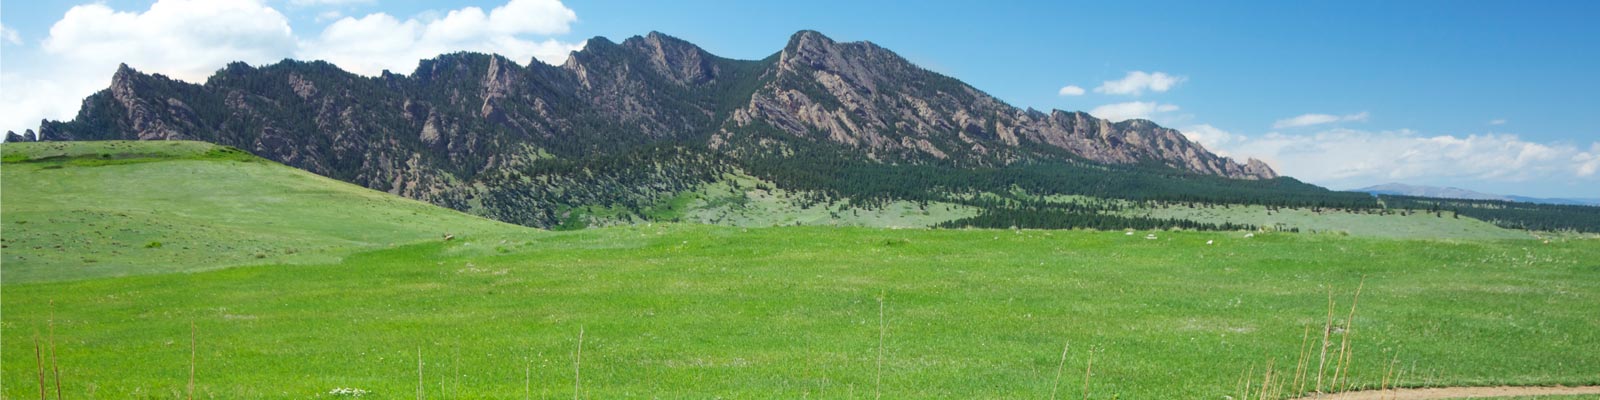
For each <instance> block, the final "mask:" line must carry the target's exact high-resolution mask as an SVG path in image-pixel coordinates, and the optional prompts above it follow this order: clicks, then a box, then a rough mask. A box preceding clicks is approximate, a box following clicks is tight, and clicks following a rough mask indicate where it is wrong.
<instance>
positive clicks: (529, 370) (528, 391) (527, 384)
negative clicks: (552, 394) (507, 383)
mask: <svg viewBox="0 0 1600 400" xmlns="http://www.w3.org/2000/svg"><path fill="white" fill-rule="evenodd" d="M532 398H533V360H527V361H524V364H523V365H522V400H528V399H532Z"/></svg>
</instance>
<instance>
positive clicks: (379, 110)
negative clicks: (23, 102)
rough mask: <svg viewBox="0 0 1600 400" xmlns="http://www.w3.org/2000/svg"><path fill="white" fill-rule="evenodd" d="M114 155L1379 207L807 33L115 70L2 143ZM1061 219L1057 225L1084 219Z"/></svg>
mask: <svg viewBox="0 0 1600 400" xmlns="http://www.w3.org/2000/svg"><path fill="white" fill-rule="evenodd" d="M111 139H133V140H200V141H207V142H212V143H218V144H223V145H229V146H233V147H237V148H240V149H244V150H247V151H249V152H251V153H254V154H256V155H259V156H261V157H264V158H268V159H271V160H274V161H278V162H282V163H284V164H288V165H291V166H294V167H297V168H301V169H305V170H308V171H311V172H314V173H317V174H321V175H324V176H329V177H332V178H335V179H339V180H343V181H347V182H352V183H355V184H358V185H362V186H366V187H368V188H373V189H376V190H381V191H386V192H390V193H394V194H399V195H402V196H406V197H411V198H415V199H420V200H423V201H428V202H431V203H434V204H439V205H442V206H445V207H450V208H454V209H458V210H463V211H468V212H472V213H475V214H478V215H483V216H487V217H491V218H495V219H499V220H502V221H508V222H513V223H519V224H524V225H531V226H540V227H557V226H564V225H568V224H570V223H573V222H574V219H577V218H579V217H583V214H585V213H587V214H588V215H589V216H592V217H594V218H602V217H603V218H610V219H613V220H621V221H624V222H626V221H634V220H636V219H638V218H644V219H653V218H669V217H664V215H670V214H671V213H670V212H666V211H662V210H664V208H662V207H664V206H665V205H669V204H672V203H673V202H675V201H680V200H683V199H685V198H686V197H685V196H686V195H687V194H689V193H692V192H694V191H696V190H699V189H698V188H703V187H705V186H706V185H709V184H714V183H718V182H722V183H728V182H732V181H731V180H730V179H733V178H730V177H733V176H746V177H753V178H756V179H759V180H761V181H763V182H767V183H770V184H773V185H776V186H777V187H780V188H785V189H791V190H795V191H797V192H799V193H809V194H808V195H806V196H808V197H806V200H805V201H806V202H808V203H824V204H834V203H835V202H836V201H839V200H845V201H848V202H849V203H850V204H852V205H870V204H884V203H885V202H888V201H902V200H904V201H916V202H919V203H922V204H924V207H925V204H926V203H927V202H930V201H931V202H945V203H961V204H967V205H970V206H974V207H979V208H982V209H986V210H993V209H996V208H999V207H1006V208H1017V209H1022V208H1026V210H1025V211H1023V212H1020V213H1012V214H1008V215H1026V216H1028V217H1027V218H1023V219H1027V220H1028V221H1023V222H1019V223H1021V224H1022V225H1028V223H1027V222H1029V221H1032V222H1037V220H1038V219H1037V218H1034V217H1036V216H1039V215H1043V214H1041V213H1042V211H1040V210H1041V209H1042V208H1041V207H1043V208H1048V207H1045V206H1040V205H1036V204H1032V203H1024V202H1023V201H1031V200H1028V199H1022V198H1018V199H1016V200H1017V201H1000V200H994V199H993V198H991V197H986V196H978V195H977V194H979V193H990V194H1005V195H1009V193H1016V192H1029V193H1035V194H1057V193H1059V194H1081V195H1088V196H1095V197H1103V198H1123V199H1133V200H1165V201H1178V202H1223V203H1252V204H1275V205H1281V206H1294V205H1308V206H1326V207H1340V208H1361V207H1374V206H1375V205H1376V202H1375V200H1373V199H1371V198H1370V197H1368V196H1364V195H1357V194H1355V193H1345V192H1334V191H1329V190H1326V189H1324V188H1320V187H1316V186H1313V185H1309V184H1304V183H1301V182H1299V181H1295V180H1293V179H1289V178H1280V177H1278V175H1277V173H1276V172H1274V171H1273V169H1272V168H1271V167H1269V166H1268V165H1267V164H1265V163H1263V162H1261V161H1257V160H1253V159H1252V160H1247V161H1245V162H1238V161H1235V160H1232V159H1229V158H1226V157H1221V156H1218V155H1216V154H1214V153H1212V152H1210V151H1208V150H1206V149H1205V148H1203V147H1202V146H1200V145H1199V144H1196V143H1194V142H1192V141H1190V140H1188V139H1187V138H1185V137H1184V135H1183V134H1182V133H1180V132H1178V131H1176V130H1173V129H1169V128H1165V127H1161V126H1159V125H1156V124H1155V123H1153V122H1150V121H1147V120H1139V119H1135V120H1128V121H1122V122H1111V121H1107V120H1104V119H1100V118H1096V117H1094V116H1092V115H1089V114H1087V113H1083V112H1068V111H1060V110H1054V111H1050V112H1042V111H1038V110H1033V109H1021V108H1017V107H1013V106H1011V105H1008V104H1006V103H1004V102H1002V101H1000V100H999V99H996V98H995V97H993V96H990V95H988V94H987V93H984V92H983V91H981V90H978V89H976V88H973V87H972V86H969V85H967V84H965V83H963V82H961V81H959V80H956V79H954V78H951V77H948V76H944V75H940V74H938V73H935V72H932V71H928V70H926V69H923V68H921V67H918V66H916V65H914V64H912V63H911V62H910V61H907V60H906V59H904V58H902V57H900V56H899V55H897V54H895V53H894V52H892V51H889V50H888V49H885V48H883V47H879V46H878V45H876V44H873V43H871V42H838V41H834V40H833V39H830V38H828V37H826V36H823V35H822V34H821V33H818V32H815V31H800V32H798V33H795V34H794V35H793V36H792V37H791V38H790V39H789V42H788V44H787V45H786V46H784V47H783V49H782V50H780V51H778V52H776V53H774V54H772V55H771V56H769V57H766V58H764V59H760V60H735V59H728V58H722V57H718V56H716V55H713V54H711V53H709V52H706V51H705V50H703V49H701V48H700V47H698V46H695V45H694V44H691V43H689V42H686V41H683V40H680V39H677V38H674V37H671V36H668V35H665V34H661V33H656V32H652V33H650V34H648V35H644V36H635V37H631V38H628V39H627V40H624V41H622V42H621V43H616V42H612V41H610V40H608V39H606V38H604V37H596V38H593V39H589V40H588V42H587V44H586V45H585V47H584V48H583V49H582V50H580V51H576V52H573V53H572V54H571V55H570V57H568V59H567V61H566V63H564V64H563V65H560V66H552V65H548V64H545V63H542V62H539V61H537V60H528V62H527V63H526V64H525V66H523V65H518V64H517V63H514V62H512V61H511V60H509V59H506V58H504V57H501V56H498V55H489V54H477V53H455V54H446V55H441V56H439V57H437V58H433V59H429V60H423V61H422V62H421V63H420V64H419V65H418V67H417V69H416V70H415V71H412V72H411V73H410V74H409V75H401V74H396V73H390V72H388V71H385V72H384V73H383V74H382V75H381V76H377V77H363V76H360V75H356V74H353V73H350V72H347V71H344V70H341V69H339V68H338V67H336V66H334V65H333V64H330V63H327V62H322V61H310V62H304V61H294V60H284V61H282V62H279V63H276V64H272V65H265V66H250V65H247V64H244V63H233V64H230V65H228V66H227V67H226V68H224V69H222V70H219V71H217V73H216V74H215V75H213V76H211V77H210V78H209V79H208V80H207V81H206V82H205V83H204V84H191V83H186V82H182V81H177V80H173V79H170V78H168V77H165V76H162V75H160V74H146V73H142V72H139V71H136V70H134V69H133V68H131V67H129V66H127V65H123V66H122V67H121V68H119V69H118V70H117V72H116V73H115V75H114V76H113V77H112V79H111V86H110V87H109V88H107V89H105V90H103V91H100V92H98V93H96V94H94V95H92V96H90V97H89V98H87V99H85V100H84V102H83V106H82V108H81V109H80V110H79V112H78V114H77V116H76V117H75V118H74V119H72V120H70V121H44V122H43V123H42V125H41V127H40V129H39V131H38V132H37V133H36V134H23V135H16V134H9V135H8V136H7V140H41V141H51V140H111ZM740 179H742V178H740ZM691 197H692V196H691ZM1060 207H1066V206H1060ZM1072 207H1079V209H1073V210H1065V209H1062V210H1056V211H1059V212H1058V213H1056V214H1053V215H1057V216H1058V217H1059V216H1062V215H1068V214H1072V215H1080V214H1084V212H1085V211H1093V210H1086V209H1082V208H1083V207H1088V206H1085V205H1075V206H1072ZM1104 207H1111V206H1109V205H1106V206H1104ZM1091 208H1092V207H1091ZM1068 211H1070V212H1068ZM1052 212H1055V211H1052ZM584 218H587V217H584ZM1008 218H1009V217H1008ZM1062 218H1067V217H1062ZM1072 218H1076V217H1072ZM1147 222H1148V221H1147ZM992 223H993V224H999V225H1002V226H1004V225H1008V224H1010V223H1008V222H1000V221H999V220H995V222H992ZM1093 223H1094V224H1098V225H1105V226H1120V225H1122V224H1126V223H1128V222H1127V221H1122V220H1117V219H1105V220H1103V221H1099V220H1097V221H1096V222H1093ZM1162 224H1165V225H1171V224H1166V223H1162ZM1052 226H1053V225H1052Z"/></svg>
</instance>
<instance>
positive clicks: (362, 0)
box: [289, 0, 377, 7]
mask: <svg viewBox="0 0 1600 400" xmlns="http://www.w3.org/2000/svg"><path fill="white" fill-rule="evenodd" d="M375 2H377V0H289V5H291V6H295V7H315V6H348V5H354V4H372V3H375Z"/></svg>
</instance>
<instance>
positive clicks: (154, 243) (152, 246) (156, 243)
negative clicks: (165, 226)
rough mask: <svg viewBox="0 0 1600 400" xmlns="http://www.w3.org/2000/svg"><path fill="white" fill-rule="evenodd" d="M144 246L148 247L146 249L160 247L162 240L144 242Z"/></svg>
mask: <svg viewBox="0 0 1600 400" xmlns="http://www.w3.org/2000/svg"><path fill="white" fill-rule="evenodd" d="M144 248H146V249H159V248H161V242H150V243H145V244H144Z"/></svg>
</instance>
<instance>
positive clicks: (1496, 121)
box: [1489, 118, 1506, 125]
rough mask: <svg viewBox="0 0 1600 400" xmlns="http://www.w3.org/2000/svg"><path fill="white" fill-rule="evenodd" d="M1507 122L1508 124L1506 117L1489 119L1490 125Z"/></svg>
mask: <svg viewBox="0 0 1600 400" xmlns="http://www.w3.org/2000/svg"><path fill="white" fill-rule="evenodd" d="M1505 124H1506V119H1505V118H1495V119H1491V120H1489V125H1505Z"/></svg>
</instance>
